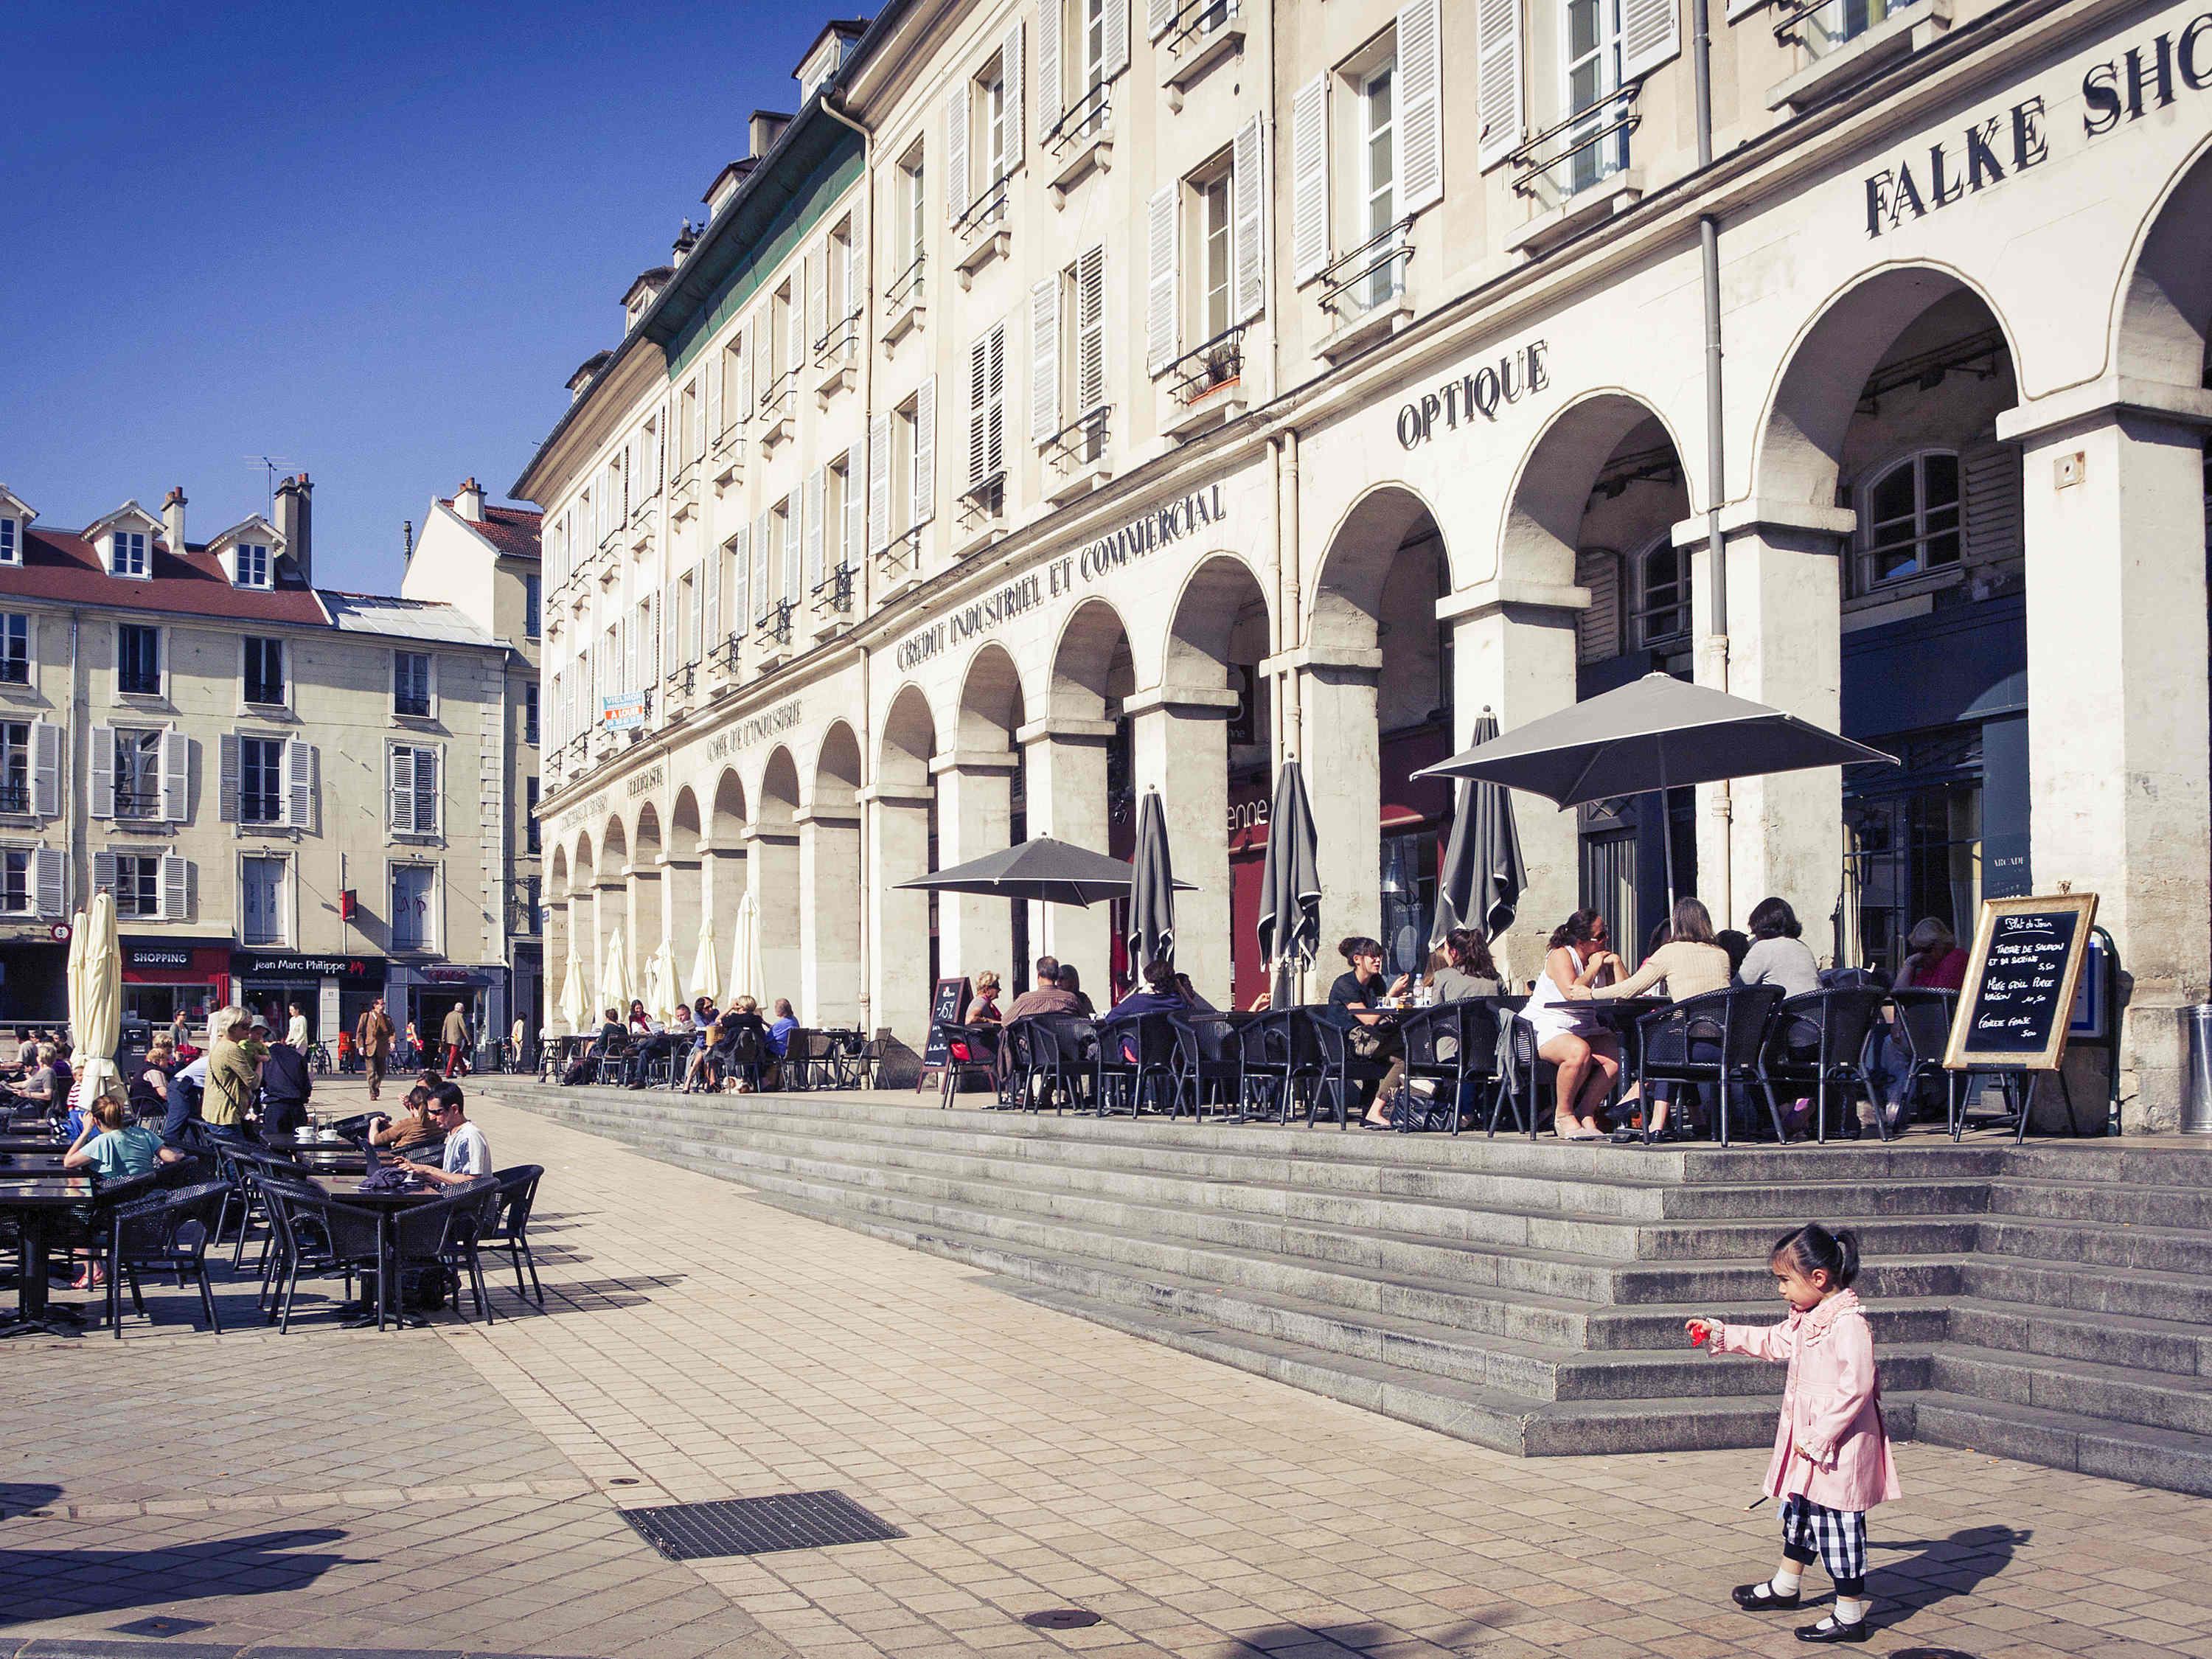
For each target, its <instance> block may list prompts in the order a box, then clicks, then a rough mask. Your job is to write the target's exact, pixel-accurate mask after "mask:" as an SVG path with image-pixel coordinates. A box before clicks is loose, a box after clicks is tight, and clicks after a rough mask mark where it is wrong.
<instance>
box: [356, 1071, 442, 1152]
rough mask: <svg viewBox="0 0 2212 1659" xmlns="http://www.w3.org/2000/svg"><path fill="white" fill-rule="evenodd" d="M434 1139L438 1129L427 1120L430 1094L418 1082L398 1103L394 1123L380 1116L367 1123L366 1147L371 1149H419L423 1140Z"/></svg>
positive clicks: (428, 1118) (436, 1137)
mask: <svg viewBox="0 0 2212 1659" xmlns="http://www.w3.org/2000/svg"><path fill="white" fill-rule="evenodd" d="M435 1139H438V1126H437V1125H436V1124H435V1123H433V1122H432V1121H430V1091H429V1090H428V1089H427V1088H425V1087H424V1086H423V1085H421V1084H419V1083H418V1084H416V1085H415V1086H414V1087H413V1088H411V1089H410V1090H409V1091H407V1098H406V1099H404V1101H402V1102H400V1103H399V1116H398V1119H397V1121H394V1120H393V1119H391V1118H386V1117H383V1116H378V1117H376V1118H374V1119H372V1120H370V1122H369V1127H368V1144H369V1145H370V1146H392V1147H400V1146H421V1145H422V1143H423V1142H424V1141H426V1140H435Z"/></svg>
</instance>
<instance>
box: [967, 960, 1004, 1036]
mask: <svg viewBox="0 0 2212 1659" xmlns="http://www.w3.org/2000/svg"><path fill="white" fill-rule="evenodd" d="M999 992H1000V981H999V975H998V970H997V969H993V968H986V969H984V970H983V971H982V972H981V973H980V974H978V975H975V1000H974V1001H972V1002H970V1003H969V1005H968V1024H970V1025H996V1024H998V1023H999V1022H1000V1020H1001V1019H1003V1018H1006V1016H1005V1015H1004V1014H1003V1013H1002V1012H1000V1007H999Z"/></svg>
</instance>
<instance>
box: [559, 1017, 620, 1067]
mask: <svg viewBox="0 0 2212 1659" xmlns="http://www.w3.org/2000/svg"><path fill="white" fill-rule="evenodd" d="M625 1042H629V1030H627V1028H625V1027H624V1026H623V1018H622V1010H621V1009H619V1008H609V1009H607V1010H606V1011H605V1012H604V1013H603V1014H602V1015H601V1016H600V1023H599V1036H596V1037H593V1038H592V1040H591V1041H590V1042H587V1043H586V1044H585V1045H584V1048H583V1050H582V1052H581V1053H580V1054H578V1055H577V1056H576V1057H575V1059H574V1060H570V1061H569V1062H568V1070H567V1071H565V1072H563V1073H561V1081H562V1083H564V1084H568V1085H571V1086H574V1085H577V1084H580V1083H592V1082H596V1081H598V1079H599V1062H600V1060H603V1059H605V1057H606V1056H607V1055H608V1054H612V1053H613V1052H614V1051H615V1050H616V1049H617V1048H621V1047H622V1046H623V1044H624V1043H625Z"/></svg>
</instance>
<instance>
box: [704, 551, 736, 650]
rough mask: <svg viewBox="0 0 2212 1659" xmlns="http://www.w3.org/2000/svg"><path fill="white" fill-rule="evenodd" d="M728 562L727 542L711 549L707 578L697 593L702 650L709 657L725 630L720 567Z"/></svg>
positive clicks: (708, 558)
mask: <svg viewBox="0 0 2212 1659" xmlns="http://www.w3.org/2000/svg"><path fill="white" fill-rule="evenodd" d="M728 562H730V549H729V544H727V543H724V544H722V545H721V546H720V547H717V548H714V549H711V550H709V551H708V555H707V580H706V585H705V586H704V588H703V589H702V591H701V592H700V595H699V618H700V620H699V629H700V633H701V635H702V641H701V647H700V648H701V649H702V651H703V652H704V653H705V654H706V655H707V657H708V659H712V658H713V657H714V653H715V652H716V651H717V650H719V649H720V647H721V643H722V635H724V634H725V633H726V631H727V628H726V624H725V623H723V621H722V567H723V566H724V565H726V564H727V563H728Z"/></svg>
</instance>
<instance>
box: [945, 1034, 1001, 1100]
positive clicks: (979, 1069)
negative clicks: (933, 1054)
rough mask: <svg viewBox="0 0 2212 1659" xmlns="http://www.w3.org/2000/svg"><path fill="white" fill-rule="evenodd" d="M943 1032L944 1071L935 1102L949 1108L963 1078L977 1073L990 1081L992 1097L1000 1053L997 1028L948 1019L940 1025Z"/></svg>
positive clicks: (996, 1092)
mask: <svg viewBox="0 0 2212 1659" xmlns="http://www.w3.org/2000/svg"><path fill="white" fill-rule="evenodd" d="M939 1030H941V1031H942V1032H943V1033H944V1035H945V1071H944V1076H943V1078H942V1079H941V1080H940V1083H939V1091H938V1097H937V1103H938V1104H939V1106H941V1107H944V1108H945V1109H948V1110H949V1109H951V1105H952V1097H953V1096H954V1095H956V1094H957V1093H959V1092H960V1080H961V1079H963V1078H969V1077H980V1078H981V1079H983V1080H984V1081H985V1082H987V1083H988V1084H989V1085H991V1097H992V1098H993V1099H994V1101H995V1100H996V1099H997V1098H998V1092H999V1055H1000V1039H1001V1037H1002V1036H1003V1033H1002V1032H1001V1030H1000V1028H999V1027H998V1026H996V1025H992V1024H981V1025H959V1024H951V1023H950V1022H947V1023H945V1024H942V1025H940V1026H939Z"/></svg>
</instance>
